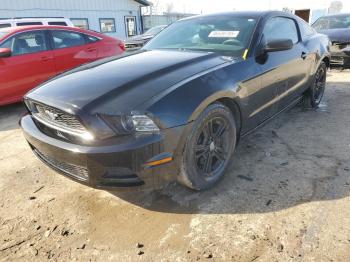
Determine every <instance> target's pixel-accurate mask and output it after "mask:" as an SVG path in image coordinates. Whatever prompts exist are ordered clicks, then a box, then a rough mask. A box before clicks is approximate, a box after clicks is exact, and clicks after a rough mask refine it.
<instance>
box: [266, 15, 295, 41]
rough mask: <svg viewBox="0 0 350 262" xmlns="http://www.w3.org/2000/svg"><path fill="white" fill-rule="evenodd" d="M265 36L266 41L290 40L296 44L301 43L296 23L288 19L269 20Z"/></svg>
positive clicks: (275, 18) (276, 18) (274, 18)
mask: <svg viewBox="0 0 350 262" xmlns="http://www.w3.org/2000/svg"><path fill="white" fill-rule="evenodd" d="M263 34H264V37H265V40H266V41H273V40H278V39H290V40H292V41H293V43H294V44H296V43H298V42H299V36H298V31H297V27H296V24H295V21H294V20H293V19H290V18H287V17H273V18H271V19H270V20H268V21H267V22H266V24H265V28H264V31H263Z"/></svg>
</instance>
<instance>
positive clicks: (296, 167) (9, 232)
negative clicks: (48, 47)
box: [0, 71, 350, 261]
mask: <svg viewBox="0 0 350 262" xmlns="http://www.w3.org/2000/svg"><path fill="white" fill-rule="evenodd" d="M349 101H350V72H339V71H330V73H329V78H328V86H327V91H326V94H325V99H324V102H323V103H322V105H321V106H320V108H319V109H317V110H303V109H302V108H301V107H300V106H298V107H295V108H293V109H292V110H290V111H288V112H286V113H283V114H281V115H280V116H279V117H278V118H276V119H275V120H273V121H272V122H270V123H269V124H268V125H266V126H264V127H263V128H262V129H259V130H258V131H257V132H255V133H253V134H252V135H250V136H249V137H246V138H245V139H243V140H242V141H241V143H240V145H239V146H238V148H237V151H236V153H235V156H234V158H233V160H232V164H231V165H230V167H229V170H228V172H227V174H226V177H225V178H224V179H223V180H222V182H220V183H219V184H218V186H217V187H215V188H214V189H212V190H209V191H206V192H203V193H197V192H193V191H190V190H187V189H185V188H183V187H181V186H179V185H176V184H174V185H169V186H168V187H167V188H166V189H164V190H162V191H161V192H129V193H125V192H124V193H121V192H106V191H99V190H94V189H90V188H87V187H85V186H82V185H80V184H78V183H75V182H73V181H71V180H69V179H66V178H64V177H62V176H61V175H58V174H56V173H55V172H54V171H51V170H50V169H49V168H47V167H46V166H44V165H43V164H42V163H41V162H40V161H39V160H37V159H36V158H35V157H34V155H33V154H32V152H31V151H30V149H29V147H28V145H27V144H26V142H25V140H24V138H23V136H22V133H21V130H20V129H19V127H18V123H17V121H18V118H19V116H20V115H21V113H22V112H23V111H24V108H23V107H22V106H21V105H13V106H7V107H2V108H1V109H0V170H1V171H0V172H1V173H0V199H1V200H0V261H9V260H23V261H30V260H33V259H38V260H48V259H49V260H57V261H72V260H82V261H88V260H92V261H95V260H99V261H107V260H113V261H135V260H136V261H138V260H141V261H196V260H204V261H224V260H226V261H227V260H229V261H349V257H350V176H349V175H350V160H349V151H350V118H349V115H350V103H349Z"/></svg>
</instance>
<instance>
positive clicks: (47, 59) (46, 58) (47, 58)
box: [41, 56, 52, 61]
mask: <svg viewBox="0 0 350 262" xmlns="http://www.w3.org/2000/svg"><path fill="white" fill-rule="evenodd" d="M51 59H52V57H51V56H43V57H41V61H49V60H51Z"/></svg>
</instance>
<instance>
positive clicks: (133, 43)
mask: <svg viewBox="0 0 350 262" xmlns="http://www.w3.org/2000/svg"><path fill="white" fill-rule="evenodd" d="M165 27H166V25H159V26H154V27H152V28H150V29H148V30H147V31H146V32H145V33H143V34H142V35H137V36H133V37H129V38H128V39H126V40H125V48H126V49H127V50H128V51H135V50H138V49H140V48H141V47H143V46H144V45H145V44H146V43H147V42H148V41H149V40H151V39H152V38H153V37H154V36H155V35H157V34H158V33H160V32H161V31H162V30H163V29H164V28H165Z"/></svg>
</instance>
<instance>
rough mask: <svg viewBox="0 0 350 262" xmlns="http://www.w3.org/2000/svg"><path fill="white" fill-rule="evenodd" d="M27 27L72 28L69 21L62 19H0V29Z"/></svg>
mask: <svg viewBox="0 0 350 262" xmlns="http://www.w3.org/2000/svg"><path fill="white" fill-rule="evenodd" d="M28 25H60V26H74V25H73V23H72V21H71V20H69V19H68V18H64V17H23V18H21V17H16V18H11V19H0V28H6V27H14V26H28Z"/></svg>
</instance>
